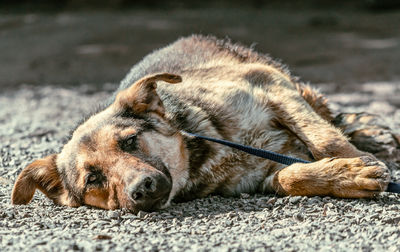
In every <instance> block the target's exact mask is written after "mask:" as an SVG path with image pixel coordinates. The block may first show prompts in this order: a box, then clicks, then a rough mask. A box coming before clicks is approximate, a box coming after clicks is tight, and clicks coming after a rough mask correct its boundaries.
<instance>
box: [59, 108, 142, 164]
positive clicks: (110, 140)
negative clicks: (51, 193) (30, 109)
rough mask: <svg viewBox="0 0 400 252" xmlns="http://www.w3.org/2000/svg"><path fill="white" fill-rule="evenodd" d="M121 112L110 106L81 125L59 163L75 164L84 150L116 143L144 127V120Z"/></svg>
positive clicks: (65, 148) (98, 148)
mask: <svg viewBox="0 0 400 252" xmlns="http://www.w3.org/2000/svg"><path fill="white" fill-rule="evenodd" d="M119 114H120V113H118V111H115V110H114V109H112V108H110V107H109V108H107V109H105V110H103V111H101V112H99V113H97V114H95V115H93V116H91V117H90V118H89V119H88V120H86V121H85V122H83V123H82V124H81V125H79V126H78V127H77V128H76V130H75V131H74V132H73V134H72V137H71V139H70V140H69V141H68V142H67V144H65V145H64V147H63V148H62V151H61V153H60V154H59V157H58V163H59V164H60V165H63V166H66V165H67V166H73V165H72V164H73V163H74V162H75V160H76V157H77V156H78V155H79V153H80V152H82V150H84V152H90V151H91V150H92V151H93V150H95V149H96V150H101V149H104V148H107V147H109V146H110V145H115V144H116V140H117V139H118V138H123V137H124V136H129V135H133V134H136V133H137V132H139V131H141V129H142V128H143V127H144V121H143V120H140V119H135V118H126V117H122V116H120V115H119Z"/></svg>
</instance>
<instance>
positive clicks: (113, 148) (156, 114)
mask: <svg viewBox="0 0 400 252" xmlns="http://www.w3.org/2000/svg"><path fill="white" fill-rule="evenodd" d="M159 80H162V81H165V82H168V83H177V82H180V81H181V77H180V76H177V75H172V74H157V75H152V76H149V77H145V78H143V79H141V80H139V81H138V82H136V83H135V84H133V85H132V86H131V87H129V88H128V89H126V90H123V91H121V92H120V93H118V94H117V96H116V99H115V101H114V102H113V103H112V104H111V105H110V106H109V107H107V108H106V109H105V110H103V111H101V112H99V113H97V114H95V115H93V116H92V117H90V118H89V119H88V120H86V121H85V122H84V123H83V124H81V125H80V126H79V127H78V128H77V129H76V130H75V131H74V133H73V135H72V137H71V140H70V141H69V142H68V143H67V144H66V145H65V146H64V147H63V149H62V151H61V153H59V154H53V155H50V156H48V157H45V158H43V159H40V160H36V161H34V162H33V163H31V164H30V165H28V166H27V167H26V168H25V169H24V170H23V171H22V172H21V174H20V175H19V176H18V178H17V181H16V182H15V185H14V189H13V192H12V203H13V204H27V203H29V202H30V201H31V199H32V197H33V194H34V192H35V190H36V189H39V190H40V191H42V192H43V193H44V194H45V195H46V196H47V197H49V198H50V199H52V200H53V201H54V202H55V203H57V204H61V205H68V206H80V205H91V206H95V207H99V208H104V209H116V208H126V209H129V210H131V211H133V212H137V211H139V210H145V211H150V210H155V209H158V208H160V207H162V206H163V205H165V204H166V203H167V202H168V201H169V199H170V197H172V196H173V195H171V194H172V193H173V192H171V191H174V190H173V177H174V176H175V174H177V173H179V171H180V170H181V169H182V167H183V166H185V160H186V157H185V156H186V153H185V148H184V146H183V145H184V143H183V140H182V136H181V135H180V134H179V133H178V131H177V130H176V129H174V128H173V127H171V126H170V125H169V124H168V122H167V120H166V119H165V117H164V107H163V104H162V102H161V100H160V98H159V96H158V94H157V93H156V87H157V86H156V81H159Z"/></svg>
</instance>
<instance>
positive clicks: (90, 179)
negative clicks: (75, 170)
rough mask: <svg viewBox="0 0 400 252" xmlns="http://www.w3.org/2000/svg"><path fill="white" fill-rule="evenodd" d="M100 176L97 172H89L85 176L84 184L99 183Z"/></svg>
mask: <svg viewBox="0 0 400 252" xmlns="http://www.w3.org/2000/svg"><path fill="white" fill-rule="evenodd" d="M101 180H102V177H101V175H100V173H98V172H91V173H89V174H88V175H87V176H86V185H96V184H101V182H102V181H101Z"/></svg>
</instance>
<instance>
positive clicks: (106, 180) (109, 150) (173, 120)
mask: <svg viewBox="0 0 400 252" xmlns="http://www.w3.org/2000/svg"><path fill="white" fill-rule="evenodd" d="M182 52H185V53H182ZM196 54H198V55H196ZM154 55H155V56H154V62H152V59H153V58H152V57H153V56H149V57H150V58H146V59H145V60H144V61H143V63H141V64H142V65H140V64H139V65H138V67H134V68H132V72H131V73H130V74H129V75H128V76H127V78H126V79H125V80H124V81H123V82H122V84H121V90H119V91H117V93H116V95H115V98H114V99H113V101H112V102H111V103H110V104H109V106H107V107H106V108H105V109H104V110H103V111H100V112H98V113H96V114H94V115H92V116H91V117H90V118H89V119H88V120H86V121H85V122H84V123H82V124H81V125H80V126H79V127H78V128H77V129H76V130H75V131H74V133H73V135H72V137H71V139H70V141H69V142H68V143H67V144H66V145H65V146H64V148H63V150H62V151H61V153H60V154H56V155H52V156H50V157H47V158H45V159H43V160H39V161H35V162H34V163H32V164H31V165H29V166H28V167H27V168H25V170H23V172H22V173H21V174H20V176H19V177H18V179H17V181H16V184H15V186H14V190H13V196H12V201H13V203H14V204H27V203H28V202H29V201H30V200H31V198H32V196H33V193H34V191H35V189H36V188H38V189H40V190H41V191H43V192H44V193H45V194H46V195H47V196H48V197H49V198H51V199H53V200H54V202H56V203H58V204H64V205H70V206H77V205H82V204H86V205H92V206H95V207H100V208H104V209H115V208H127V209H129V210H131V211H133V212H137V211H139V210H147V211H148V210H154V209H158V208H161V207H166V206H168V204H169V203H170V202H171V201H172V200H174V201H183V200H189V199H193V198H198V197H205V196H207V195H209V194H215V193H217V194H221V195H224V196H232V195H238V194H240V193H255V192H261V193H270V192H274V193H278V194H281V195H306V196H313V195H320V196H324V195H329V196H334V197H345V198H362V197H372V196H373V195H375V194H376V193H377V192H380V191H383V190H384V189H385V188H386V186H387V184H388V181H389V173H388V170H387V167H386V166H385V165H384V164H383V163H381V162H379V161H378V160H377V159H376V158H375V157H373V156H372V155H371V154H368V153H365V152H362V151H360V150H358V149H357V148H355V147H354V146H353V145H352V144H350V143H349V141H348V139H347V137H346V136H345V135H344V134H343V133H342V132H341V130H340V129H338V128H336V127H334V126H333V125H332V124H331V123H330V122H331V120H332V115H331V112H330V111H329V108H328V106H327V100H326V98H325V97H324V96H322V95H321V94H320V93H318V92H317V91H316V90H314V89H312V88H311V87H310V86H308V85H304V84H302V83H298V82H297V81H296V79H295V78H293V77H291V76H290V74H289V73H288V71H287V70H286V69H285V68H284V67H282V66H281V65H279V64H276V63H274V62H273V61H271V60H270V59H269V58H267V57H266V56H263V55H260V54H257V53H255V52H253V51H251V50H250V49H247V48H244V47H240V46H234V45H231V44H224V43H219V42H216V41H214V40H213V39H205V38H202V37H196V36H194V37H190V38H187V39H182V40H178V41H177V42H176V43H174V44H172V45H171V46H170V47H167V48H165V49H162V50H160V51H158V52H155V54H154ZM168 60H170V61H171V62H169V61H168ZM146 64H147V65H146ZM143 69H144V70H143ZM142 71H145V72H144V73H143V72H142ZM160 71H166V72H172V73H173V74H170V73H159V72H160ZM129 81H130V83H129V85H128V84H126V83H128V82H129ZM156 82H158V85H157V84H156ZM179 82H181V83H179ZM175 83H179V84H176V85H170V84H175ZM182 130H184V131H189V132H193V133H198V134H203V135H207V136H211V137H217V138H224V139H227V140H231V141H235V142H239V143H243V144H247V145H251V146H254V147H258V148H264V149H269V150H272V151H276V152H279V153H282V154H287V155H292V156H295V157H299V158H303V159H307V160H310V161H316V162H313V163H310V164H293V165H290V166H288V167H284V166H283V165H280V164H275V163H273V162H271V161H269V160H264V159H261V158H257V157H254V156H250V155H248V154H245V153H242V152H238V151H235V150H232V149H230V148H229V147H226V146H220V145H217V144H213V143H207V142H204V141H201V140H196V139H191V138H189V137H187V136H186V135H185V134H183V133H182Z"/></svg>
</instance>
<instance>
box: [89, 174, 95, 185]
mask: <svg viewBox="0 0 400 252" xmlns="http://www.w3.org/2000/svg"><path fill="white" fill-rule="evenodd" d="M96 180H97V174H89V177H88V179H87V182H88V183H89V184H93V183H94V182H96Z"/></svg>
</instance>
